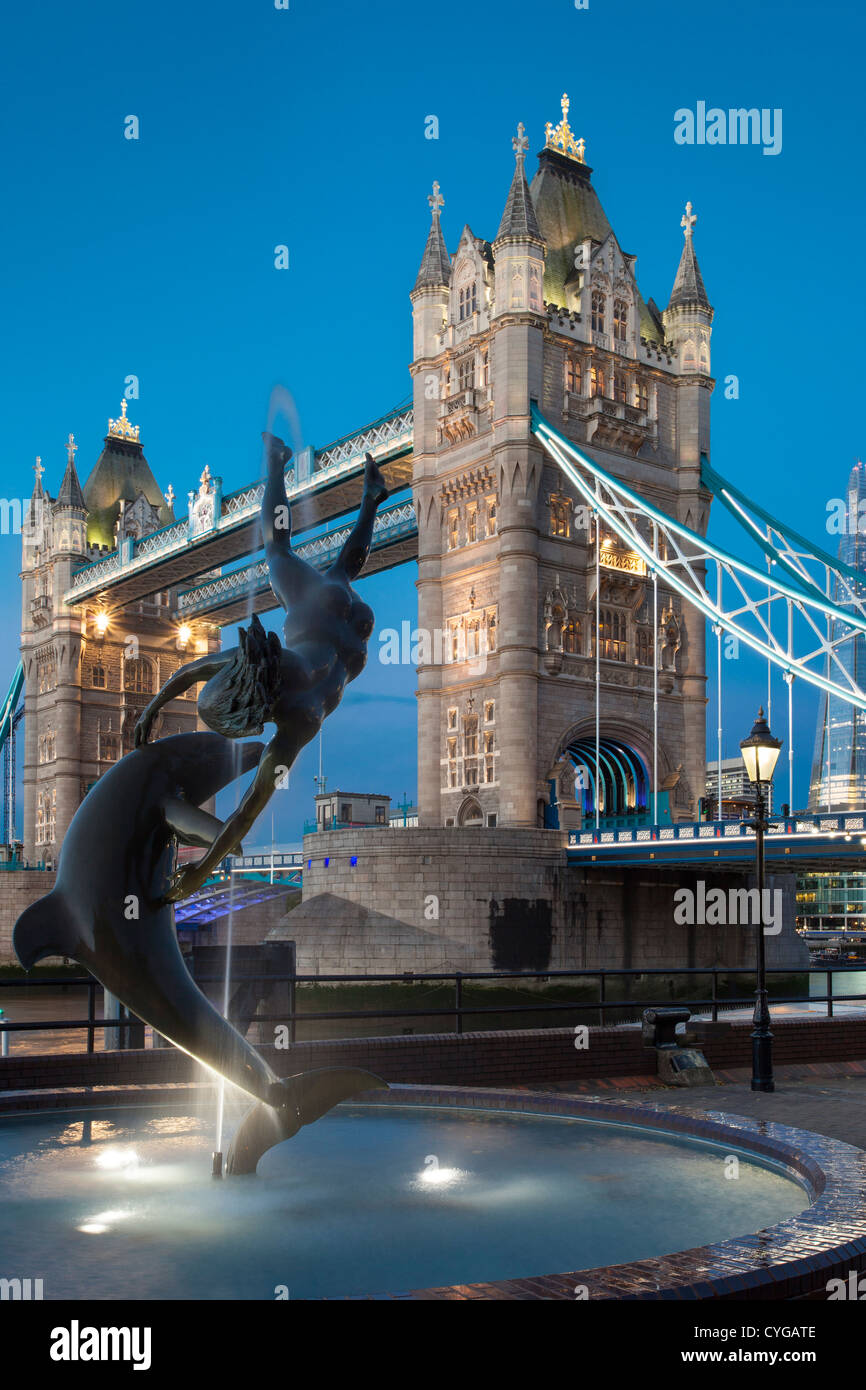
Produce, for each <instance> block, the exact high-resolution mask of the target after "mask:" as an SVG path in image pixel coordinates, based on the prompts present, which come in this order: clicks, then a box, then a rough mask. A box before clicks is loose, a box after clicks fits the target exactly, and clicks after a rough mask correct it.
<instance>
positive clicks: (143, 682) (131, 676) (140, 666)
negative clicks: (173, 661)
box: [123, 656, 153, 695]
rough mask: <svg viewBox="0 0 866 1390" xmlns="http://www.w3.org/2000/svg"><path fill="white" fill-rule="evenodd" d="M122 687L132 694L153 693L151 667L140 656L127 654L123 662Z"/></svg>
mask: <svg viewBox="0 0 866 1390" xmlns="http://www.w3.org/2000/svg"><path fill="white" fill-rule="evenodd" d="M123 688H124V690H128V691H130V692H131V693H132V694H134V695H152V694H153V669H152V667H151V664H150V662H149V661H146V660H145V658H144V657H142V656H128V657H127V658H126V660H125V661H124V663H123Z"/></svg>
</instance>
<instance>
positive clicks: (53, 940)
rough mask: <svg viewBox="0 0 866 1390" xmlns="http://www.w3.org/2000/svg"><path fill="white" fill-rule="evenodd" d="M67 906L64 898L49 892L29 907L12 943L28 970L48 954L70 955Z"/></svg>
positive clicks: (18, 923)
mask: <svg viewBox="0 0 866 1390" xmlns="http://www.w3.org/2000/svg"><path fill="white" fill-rule="evenodd" d="M65 925H66V909H65V907H64V905H63V900H62V899H61V898H58V897H57V895H56V894H54V893H48V894H47V895H46V896H45V897H44V898H40V899H39V901H38V902H35V903H31V905H30V907H28V908H25V909H24V911H23V912H22V913H21V916H20V917H19V918H18V921H17V922H16V923H15V926H14V928H13V931H12V945H13V946H14V948H15V954H16V956H17V957H18V959H19V961H20V962H21V964H22V965H23V966H24V969H25V970H31V969H32V968H33V966H34V965H35V964H36V962H37V961H40V960H43V959H44V957H45V956H68V955H70V954H71V952H70V946H69V944H68V943H66V944H64V940H63V938H64V936H65V931H64V928H65Z"/></svg>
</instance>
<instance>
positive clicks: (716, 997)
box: [710, 970, 719, 1023]
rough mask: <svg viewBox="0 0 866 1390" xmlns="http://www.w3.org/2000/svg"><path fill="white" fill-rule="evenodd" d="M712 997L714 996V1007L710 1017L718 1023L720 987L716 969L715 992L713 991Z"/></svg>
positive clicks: (714, 976)
mask: <svg viewBox="0 0 866 1390" xmlns="http://www.w3.org/2000/svg"><path fill="white" fill-rule="evenodd" d="M711 997H712V1001H713V1008H712V1012H711V1014H710V1017H711V1018H712V1020H713V1023H718V1021H719V989H718V976H717V973H716V971H715V970H714V971H713V992H712V996H711Z"/></svg>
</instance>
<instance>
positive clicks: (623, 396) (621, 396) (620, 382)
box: [613, 372, 628, 405]
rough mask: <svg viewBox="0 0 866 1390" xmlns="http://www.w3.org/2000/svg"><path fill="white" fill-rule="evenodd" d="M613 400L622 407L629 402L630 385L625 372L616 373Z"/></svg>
mask: <svg viewBox="0 0 866 1390" xmlns="http://www.w3.org/2000/svg"><path fill="white" fill-rule="evenodd" d="M613 398H614V400H615V401H619V403H620V405H626V404H627V402H628V385H627V382H626V379H625V372H615V373H614V378H613Z"/></svg>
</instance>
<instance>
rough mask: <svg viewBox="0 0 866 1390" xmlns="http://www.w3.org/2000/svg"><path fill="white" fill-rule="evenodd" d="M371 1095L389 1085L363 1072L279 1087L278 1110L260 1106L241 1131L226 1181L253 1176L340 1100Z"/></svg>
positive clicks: (330, 1072)
mask: <svg viewBox="0 0 866 1390" xmlns="http://www.w3.org/2000/svg"><path fill="white" fill-rule="evenodd" d="M372 1090H381V1091H387V1090H388V1084H387V1082H385V1081H383V1080H382V1078H381V1077H380V1076H374V1074H373V1073H372V1072H371V1071H364V1070H363V1069H362V1068H361V1067H319V1068H317V1069H316V1070H315V1071H305V1072H299V1073H298V1074H297V1075H296V1076H289V1077H287V1078H286V1080H285V1081H279V1082H277V1083H275V1085H274V1087H273V1092H272V1096H273V1105H265V1103H264V1102H263V1101H260V1102H259V1103H258V1105H254V1106H253V1108H252V1110H248V1111H247V1113H246V1115H245V1116H244V1118H243V1119H242V1120H241V1123H240V1124H239V1125H238V1128H237V1129H236V1131H235V1134H234V1137H233V1139H232V1142H231V1144H230V1146H229V1151H228V1154H227V1156H226V1164H225V1173H226V1177H231V1176H232V1175H233V1174H238V1173H254V1172H255V1171H256V1166H257V1164H258V1161H259V1159H260V1158H261V1156H262V1154H264V1153H267V1151H268V1149H272V1148H273V1147H274V1145H275V1144H281V1143H282V1141H283V1140H284V1139H291V1138H292V1136H293V1135H295V1134H297V1132H298V1130H299V1129H300V1128H301V1126H302V1125H309V1124H312V1123H313V1121H314V1120H318V1119H319V1118H320V1116H322V1115H324V1114H325V1112H326V1111H328V1110H331V1109H333V1107H334V1106H335V1105H339V1103H340V1101H341V1100H348V1099H349V1098H350V1097H351V1096H356V1095H359V1094H360V1092H361V1091H372Z"/></svg>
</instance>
